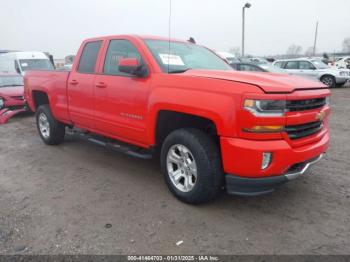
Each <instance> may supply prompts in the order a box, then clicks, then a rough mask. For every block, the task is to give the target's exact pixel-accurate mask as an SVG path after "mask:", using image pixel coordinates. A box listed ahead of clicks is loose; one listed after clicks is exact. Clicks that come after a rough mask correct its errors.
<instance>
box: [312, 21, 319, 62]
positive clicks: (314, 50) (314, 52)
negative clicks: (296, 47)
mask: <svg viewBox="0 0 350 262" xmlns="http://www.w3.org/2000/svg"><path fill="white" fill-rule="evenodd" d="M317 31H318V21H317V23H316V30H315V41H314V49H313V56H315V54H316V43H317Z"/></svg>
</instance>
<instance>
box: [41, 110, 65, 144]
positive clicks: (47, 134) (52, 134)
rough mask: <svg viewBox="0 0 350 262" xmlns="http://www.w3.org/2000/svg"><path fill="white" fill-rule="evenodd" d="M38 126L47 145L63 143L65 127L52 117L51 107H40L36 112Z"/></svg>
mask: <svg viewBox="0 0 350 262" xmlns="http://www.w3.org/2000/svg"><path fill="white" fill-rule="evenodd" d="M36 125H37V128H38V132H39V134H40V137H41V139H42V140H43V141H44V142H45V144H48V145H58V144H61V143H62V142H63V140H64V135H65V126H64V125H63V124H62V123H60V122H58V121H57V120H56V119H55V118H54V117H53V116H52V113H51V110H50V107H49V105H42V106H39V108H38V110H37V111H36Z"/></svg>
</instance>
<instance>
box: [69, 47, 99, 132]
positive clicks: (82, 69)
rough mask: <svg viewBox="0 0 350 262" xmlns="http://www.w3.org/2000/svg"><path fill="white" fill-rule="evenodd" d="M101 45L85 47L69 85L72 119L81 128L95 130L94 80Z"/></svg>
mask: <svg viewBox="0 0 350 262" xmlns="http://www.w3.org/2000/svg"><path fill="white" fill-rule="evenodd" d="M101 45H102V41H93V42H87V43H86V44H85V45H84V47H83V50H82V52H81V55H80V61H79V64H78V65H76V66H75V68H73V69H72V71H71V73H70V76H69V79H68V83H67V88H68V106H69V114H70V118H71V121H72V122H73V123H74V124H75V125H76V126H78V127H81V128H87V129H93V128H94V117H93V113H94V112H93V108H94V80H95V72H96V68H97V59H98V55H99V52H100V49H101Z"/></svg>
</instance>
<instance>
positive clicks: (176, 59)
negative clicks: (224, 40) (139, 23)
mask: <svg viewBox="0 0 350 262" xmlns="http://www.w3.org/2000/svg"><path fill="white" fill-rule="evenodd" d="M145 43H146V45H147V47H148V48H149V50H150V51H151V53H152V55H153V57H154V59H155V60H156V61H157V63H158V65H159V66H160V68H161V69H162V71H163V72H168V71H169V73H181V72H184V71H186V70H188V69H209V70H233V69H232V68H231V67H230V66H229V65H228V64H227V63H226V62H225V61H224V60H222V59H221V58H220V57H218V56H217V55H215V54H214V53H213V52H211V51H210V50H209V49H207V48H205V47H202V46H198V45H194V44H191V43H182V42H170V55H169V42H168V41H163V40H145Z"/></svg>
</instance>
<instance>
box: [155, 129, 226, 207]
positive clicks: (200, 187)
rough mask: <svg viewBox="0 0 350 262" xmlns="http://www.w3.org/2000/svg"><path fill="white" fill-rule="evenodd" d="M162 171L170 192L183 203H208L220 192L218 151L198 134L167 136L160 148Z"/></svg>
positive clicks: (184, 132)
mask: <svg viewBox="0 0 350 262" xmlns="http://www.w3.org/2000/svg"><path fill="white" fill-rule="evenodd" d="M161 168H162V172H163V174H164V177H165V181H166V184H167V186H168V188H169V190H170V191H171V192H172V193H173V194H174V195H175V196H176V197H177V198H178V199H180V200H181V201H183V202H186V203H190V204H199V203H203V202H208V201H210V200H212V199H214V198H215V197H216V196H217V195H218V194H219V192H220V191H221V187H222V184H223V178H224V176H223V172H222V168H221V159H220V153H219V150H218V147H217V146H216V145H215V143H214V142H213V140H212V139H211V138H210V137H209V136H208V135H207V134H205V133H204V132H202V131H200V130H197V129H192V128H184V129H179V130H175V131H173V132H172V133H170V134H169V135H168V137H167V138H166V139H165V141H164V143H163V145H162V150H161Z"/></svg>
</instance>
